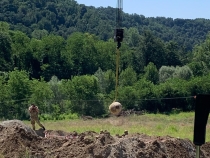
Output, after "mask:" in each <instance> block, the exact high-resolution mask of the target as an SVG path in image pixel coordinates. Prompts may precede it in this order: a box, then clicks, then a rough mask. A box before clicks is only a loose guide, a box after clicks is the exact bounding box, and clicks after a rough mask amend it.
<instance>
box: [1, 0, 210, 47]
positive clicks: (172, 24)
mask: <svg viewBox="0 0 210 158" xmlns="http://www.w3.org/2000/svg"><path fill="white" fill-rule="evenodd" d="M140 9H141V8H140ZM113 12H115V9H114V8H112V7H108V8H103V7H100V8H95V7H88V6H85V5H83V4H78V3H77V2H76V1H75V0H62V1H57V0H45V1H39V0H18V1H17V0H10V1H8V0H1V1H0V21H5V22H8V23H9V24H11V29H13V30H20V31H23V32H25V33H27V35H29V36H31V37H36V38H39V37H40V36H42V35H43V34H47V33H54V34H57V35H60V36H63V37H64V38H67V36H69V35H70V34H71V33H73V32H76V31H79V32H83V33H84V32H89V33H91V34H96V35H97V36H99V37H100V39H102V40H108V39H109V38H112V37H113V30H114V28H115V16H113ZM123 26H124V27H125V28H126V29H129V28H133V27H134V28H136V29H137V30H138V32H139V34H140V35H141V34H142V33H143V31H144V30H145V29H146V30H151V31H152V32H153V33H154V35H155V36H157V37H159V38H161V39H162V40H164V41H165V42H167V41H170V40H173V41H175V42H177V43H178V44H179V46H181V47H182V48H183V49H185V50H186V51H190V50H192V48H193V46H194V45H196V44H199V43H201V42H203V41H204V39H205V38H206V34H207V33H208V31H210V20H209V19H199V18H198V19H172V18H165V17H151V18H146V17H145V16H144V15H137V14H132V15H131V14H127V13H124V16H123Z"/></svg>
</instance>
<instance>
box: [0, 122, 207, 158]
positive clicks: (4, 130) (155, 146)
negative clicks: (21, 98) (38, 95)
mask: <svg viewBox="0 0 210 158" xmlns="http://www.w3.org/2000/svg"><path fill="white" fill-rule="evenodd" d="M43 132H44V131H42V130H41V129H40V130H38V131H36V132H34V131H33V130H31V129H30V127H28V126H26V125H25V124H23V123H22V122H21V121H18V120H11V121H7V122H2V123H0V157H1V156H2V157H5V158H11V157H13V158H18V157H20V158H22V157H27V156H28V157H31V158H43V157H45V158H52V157H55V158H74V157H75V158H195V154H196V153H195V146H194V145H193V143H192V142H191V141H190V140H188V139H178V138H173V137H170V136H165V137H150V136H147V135H144V134H133V135H130V134H128V135H123V136H111V135H110V134H109V132H107V131H104V132H101V133H100V134H99V133H95V132H93V131H87V132H84V133H80V134H77V133H76V132H74V133H67V132H64V131H50V130H48V131H46V132H47V133H43ZM45 135H46V136H47V137H44V136H45ZM208 157H210V143H209V142H208V143H206V144H205V145H203V146H202V147H201V158H208Z"/></svg>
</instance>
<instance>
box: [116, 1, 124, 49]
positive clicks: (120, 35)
mask: <svg viewBox="0 0 210 158" xmlns="http://www.w3.org/2000/svg"><path fill="white" fill-rule="evenodd" d="M117 1H118V2H117V9H116V10H117V13H116V29H115V36H114V41H115V42H117V49H119V48H120V47H121V42H122V41H123V37H124V36H123V33H124V30H123V29H122V14H123V0H117Z"/></svg>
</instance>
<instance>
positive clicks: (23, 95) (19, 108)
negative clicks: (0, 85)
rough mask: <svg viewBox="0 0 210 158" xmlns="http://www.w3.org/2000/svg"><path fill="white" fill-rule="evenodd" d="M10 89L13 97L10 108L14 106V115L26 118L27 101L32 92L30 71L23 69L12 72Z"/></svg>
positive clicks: (17, 117) (9, 81)
mask: <svg viewBox="0 0 210 158" xmlns="http://www.w3.org/2000/svg"><path fill="white" fill-rule="evenodd" d="M8 91H9V95H10V96H11V98H12V100H11V103H10V108H13V109H14V111H15V113H14V115H13V116H12V117H14V118H16V119H26V116H27V113H26V111H27V108H28V104H27V103H28V100H29V97H30V96H31V93H32V92H31V83H30V80H29V75H28V73H27V72H26V71H23V70H21V71H18V70H14V71H12V72H10V73H9V80H8Z"/></svg>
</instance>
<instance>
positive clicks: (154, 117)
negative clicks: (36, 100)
mask: <svg viewBox="0 0 210 158" xmlns="http://www.w3.org/2000/svg"><path fill="white" fill-rule="evenodd" d="M26 123H27V124H29V125H30V122H29V121H26ZM42 123H43V124H44V125H45V127H46V128H47V129H51V130H63V131H66V132H73V131H77V132H78V133H82V132H85V131H95V132H98V133H99V132H100V130H107V131H109V132H110V133H111V134H112V135H116V134H123V132H124V130H128V132H129V133H133V134H134V133H143V134H147V135H150V136H167V135H169V136H172V137H179V138H183V139H184V138H188V139H190V140H191V141H192V140H193V130H194V112H181V113H175V114H171V115H164V114H145V115H140V116H129V117H110V118H104V119H93V120H87V121H83V120H80V119H75V120H58V121H42ZM36 127H37V125H36ZM37 128H38V127H37ZM206 131H207V132H206V141H210V132H209V131H210V121H208V123H207V126H206Z"/></svg>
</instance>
